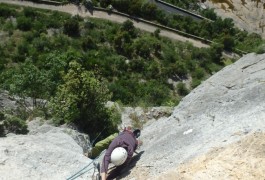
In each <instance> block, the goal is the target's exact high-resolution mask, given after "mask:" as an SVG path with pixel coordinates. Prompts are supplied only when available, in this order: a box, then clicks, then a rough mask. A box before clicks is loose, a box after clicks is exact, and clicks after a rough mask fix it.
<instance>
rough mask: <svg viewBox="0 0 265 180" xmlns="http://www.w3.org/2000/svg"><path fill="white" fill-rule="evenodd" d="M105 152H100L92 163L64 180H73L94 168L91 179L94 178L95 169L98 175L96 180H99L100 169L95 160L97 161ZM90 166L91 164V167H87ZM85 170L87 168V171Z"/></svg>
mask: <svg viewBox="0 0 265 180" xmlns="http://www.w3.org/2000/svg"><path fill="white" fill-rule="evenodd" d="M105 151H106V150H104V151H102V152H101V153H100V155H99V156H98V157H97V158H95V159H94V160H93V161H91V162H90V163H89V164H88V165H86V166H85V167H83V168H82V169H80V170H79V171H77V172H76V173H75V174H73V175H72V176H70V177H69V178H67V179H66V180H74V179H76V178H78V177H79V176H81V175H83V174H84V173H86V172H88V171H90V170H91V169H93V168H94V172H93V175H92V177H93V176H94V174H95V171H96V169H97V171H98V174H97V175H96V180H99V179H100V167H99V162H97V160H98V158H99V157H100V156H101V155H102V154H103V153H105ZM91 164H93V167H90V168H89V166H90V165H91ZM87 168H89V169H87Z"/></svg>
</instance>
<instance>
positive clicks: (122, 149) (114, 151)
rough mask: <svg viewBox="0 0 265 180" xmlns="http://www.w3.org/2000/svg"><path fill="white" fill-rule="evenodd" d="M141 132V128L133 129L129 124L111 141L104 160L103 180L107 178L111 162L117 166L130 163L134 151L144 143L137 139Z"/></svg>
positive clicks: (102, 167)
mask: <svg viewBox="0 0 265 180" xmlns="http://www.w3.org/2000/svg"><path fill="white" fill-rule="evenodd" d="M140 134H141V131H140V130H139V129H135V130H134V131H133V130H132V128H131V127H130V126H129V127H127V128H125V129H124V131H123V132H121V133H120V134H119V135H118V136H117V137H116V138H115V139H114V140H113V141H112V142H111V144H110V145H109V147H108V149H107V151H106V153H105V156H104V158H103V160H102V165H101V178H102V180H106V179H107V172H108V166H109V163H113V164H114V165H115V166H121V165H122V166H126V165H128V164H129V162H130V160H131V158H132V156H133V153H134V151H135V150H136V148H137V147H138V146H140V145H141V144H142V141H140V140H137V138H138V137H139V136H140Z"/></svg>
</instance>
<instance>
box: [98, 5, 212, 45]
mask: <svg viewBox="0 0 265 180" xmlns="http://www.w3.org/2000/svg"><path fill="white" fill-rule="evenodd" d="M93 9H94V10H97V11H104V12H107V13H113V14H116V15H120V16H123V17H127V18H128V19H133V20H135V21H138V22H144V23H146V24H150V25H152V26H156V27H157V28H161V29H163V30H168V31H171V32H174V33H177V34H179V35H182V36H185V37H187V38H192V39H194V40H199V41H201V42H203V43H205V44H207V45H209V44H212V43H213V41H210V40H208V39H204V38H201V37H199V36H195V35H192V34H189V33H186V32H183V31H180V30H176V29H173V28H170V27H167V26H163V25H161V24H156V23H154V22H151V21H147V20H145V19H142V18H138V17H135V16H131V15H128V14H125V13H121V12H118V11H115V10H108V9H104V8H99V7H93Z"/></svg>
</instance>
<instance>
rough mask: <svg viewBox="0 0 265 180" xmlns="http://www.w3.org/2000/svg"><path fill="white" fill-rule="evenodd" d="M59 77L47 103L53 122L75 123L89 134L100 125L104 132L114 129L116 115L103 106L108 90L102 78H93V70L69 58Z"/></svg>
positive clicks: (94, 76)
mask: <svg viewBox="0 0 265 180" xmlns="http://www.w3.org/2000/svg"><path fill="white" fill-rule="evenodd" d="M63 80H64V83H63V84H62V85H60V86H59V87H58V91H57V94H56V96H55V97H54V98H53V100H52V104H51V108H52V110H53V112H54V115H55V116H56V120H57V123H75V124H76V125H77V126H78V127H79V128H80V129H81V130H83V131H85V132H88V133H89V134H90V135H91V136H92V137H93V136H96V134H97V133H98V132H100V131H102V127H107V128H108V129H107V130H106V131H104V133H106V134H105V135H107V134H108V133H109V132H111V131H112V132H113V130H116V128H117V124H116V123H117V119H116V118H117V116H116V115H112V114H110V111H109V110H108V108H107V107H106V106H105V103H106V102H107V101H108V100H110V98H111V94H110V92H109V90H108V88H107V87H106V82H105V80H104V79H103V78H102V79H100V80H99V79H97V77H96V75H95V74H94V73H93V72H91V71H86V70H84V68H82V66H81V65H80V64H79V63H77V62H76V61H72V62H70V64H69V70H68V73H67V74H66V75H65V76H64V77H63ZM111 118H114V119H111Z"/></svg>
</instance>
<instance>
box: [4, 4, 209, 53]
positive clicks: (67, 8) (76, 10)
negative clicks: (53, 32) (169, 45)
mask: <svg viewBox="0 0 265 180" xmlns="http://www.w3.org/2000/svg"><path fill="white" fill-rule="evenodd" d="M1 2H2V3H8V4H16V5H21V6H29V7H34V8H40V9H49V10H57V11H61V12H66V13H70V14H72V15H77V14H78V15H80V16H82V17H92V18H100V19H106V20H109V21H112V22H117V23H123V22H124V21H126V20H128V19H129V18H126V17H124V16H120V15H116V14H108V13H106V12H102V11H93V12H89V11H87V10H86V9H85V8H84V7H77V6H75V5H72V4H68V5H63V6H53V5H46V4H36V3H33V2H29V1H22V0H0V3H1ZM132 21H133V23H134V26H135V27H136V28H139V29H141V30H144V31H147V32H154V31H155V30H156V29H157V27H156V26H152V25H150V24H147V23H143V22H139V21H138V22H137V21H134V20H132ZM160 35H161V36H165V37H168V38H170V39H173V40H177V41H182V42H190V43H192V44H193V45H194V46H195V47H199V48H201V47H209V45H207V44H204V43H202V42H201V41H197V40H194V39H191V38H187V37H183V36H181V35H179V34H177V33H174V32H171V31H167V30H161V31H160Z"/></svg>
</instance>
